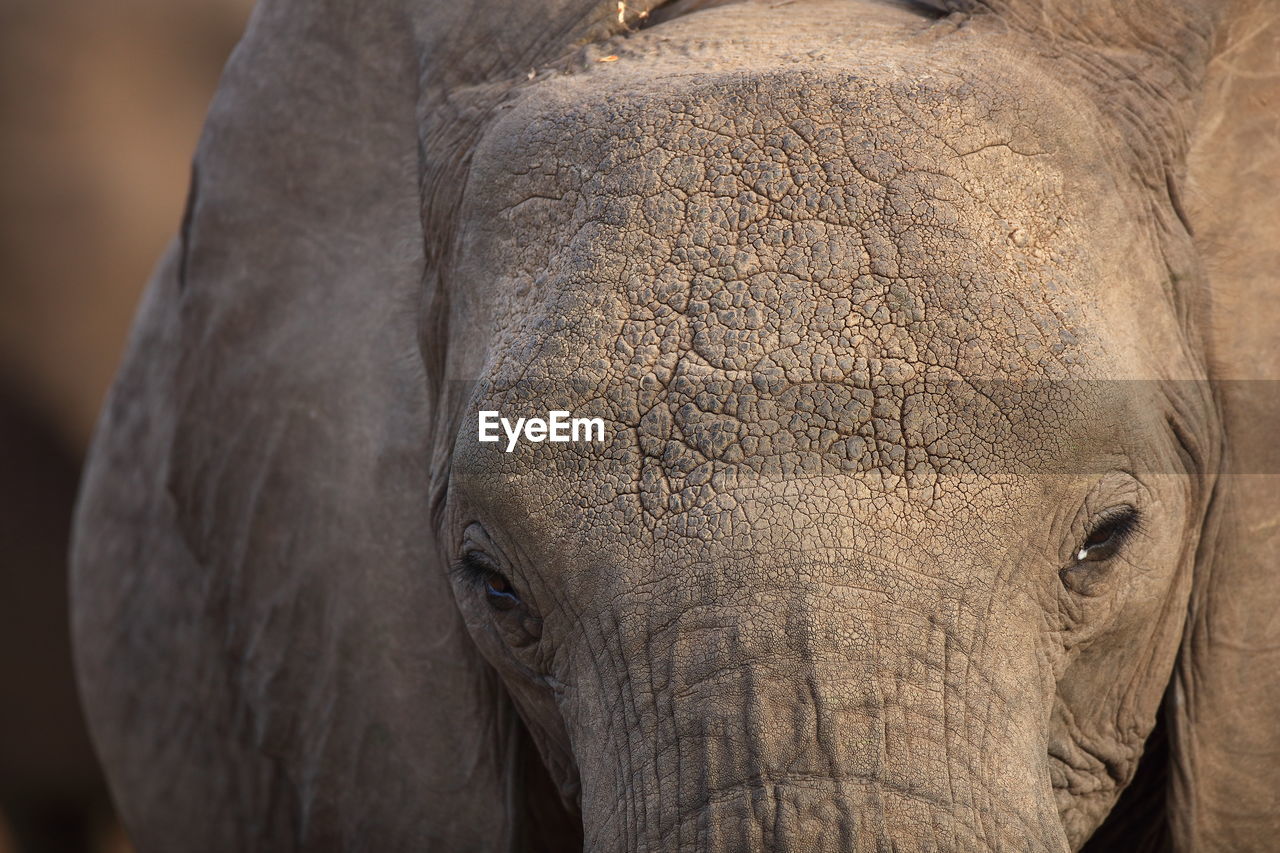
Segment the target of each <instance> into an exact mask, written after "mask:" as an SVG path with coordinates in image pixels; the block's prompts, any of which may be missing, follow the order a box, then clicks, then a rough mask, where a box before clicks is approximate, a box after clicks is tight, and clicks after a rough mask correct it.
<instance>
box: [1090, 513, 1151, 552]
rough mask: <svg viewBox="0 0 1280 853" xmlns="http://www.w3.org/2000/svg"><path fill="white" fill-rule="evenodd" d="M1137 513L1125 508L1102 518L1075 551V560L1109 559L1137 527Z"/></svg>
mask: <svg viewBox="0 0 1280 853" xmlns="http://www.w3.org/2000/svg"><path fill="white" fill-rule="evenodd" d="M1138 523H1139V522H1138V513H1137V511H1136V510H1134V509H1125V510H1122V511H1120V512H1119V513H1118V514H1117V515H1115V516H1113V517H1111V518H1108V519H1106V520H1104V521H1103V522H1102V523H1101V524H1099V525H1098V526H1097V527H1096V528H1094V529H1093V531H1092V532H1091V533H1090V534H1089V535H1088V537H1087V538H1086V539H1085V540H1084V542H1083V543H1082V544H1081V545H1080V550H1079V551H1077V552H1076V560H1077V561H1100V560H1106V559H1109V558H1110V557H1111V556H1112V555H1114V554H1115V553H1116V552H1118V551H1119V549H1120V548H1121V546H1123V545H1124V544H1125V542H1126V541H1127V540H1128V538H1129V537H1130V536H1131V535H1132V534H1133V532H1134V531H1135V530H1136V529H1137V527H1138Z"/></svg>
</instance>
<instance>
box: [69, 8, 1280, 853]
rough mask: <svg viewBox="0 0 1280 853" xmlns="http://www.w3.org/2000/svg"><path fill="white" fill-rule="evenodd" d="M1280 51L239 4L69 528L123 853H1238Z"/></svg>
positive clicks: (1035, 13)
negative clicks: (1272, 107) (1148, 793)
mask: <svg viewBox="0 0 1280 853" xmlns="http://www.w3.org/2000/svg"><path fill="white" fill-rule="evenodd" d="M1259 9H1260V7H1255V6H1253V5H1251V4H1238V5H1231V4H1226V5H1222V4H1208V3H1203V4H1202V3H1197V2H1193V0H1150V2H1145V3H1139V4H1131V5H1130V6H1126V7H1124V8H1121V7H1120V6H1119V5H1118V4H1112V3H1110V2H1106V0H1088V2H1081V3H1079V4H1076V5H1075V6H1073V7H1071V8H1069V9H1061V8H1058V7H1050V6H1048V5H1041V4H1039V3H1037V2H1034V0H1006V2H1001V3H991V4H977V3H972V4H971V3H967V2H962V0H955V2H942V1H941V0H940V2H936V3H915V2H907V0H902V2H894V1H893V0H798V2H793V3H787V4H778V3H771V2H767V0H740V2H728V3H696V2H695V3H691V2H680V3H673V4H668V5H665V6H664V5H661V4H652V3H650V4H637V5H634V6H632V5H631V4H613V3H597V2H590V0H548V2H545V3H539V4H520V5H516V6H512V7H510V8H508V7H507V6H506V5H505V4H500V3H492V4H489V3H485V2H477V3H473V4H461V5H445V4H428V8H419V7H416V6H410V5H405V4H401V3H399V2H396V0H382V2H378V3H374V4H372V5H370V4H365V6H364V7H362V9H361V10H360V12H359V14H356V11H355V10H354V8H352V7H350V6H349V5H348V4H347V3H344V2H338V0H333V2H326V3H321V4H314V3H313V4H309V5H307V6H306V7H305V8H303V6H302V5H301V4H297V3H294V2H291V0H277V2H266V3H264V4H263V5H262V6H261V7H260V8H259V10H258V12H257V13H256V17H255V20H254V22H253V24H252V25H251V28H250V32H249V34H248V36H247V38H246V40H245V42H244V43H243V44H242V45H241V47H240V48H239V50H238V52H237V55H236V59H235V61H234V62H233V64H232V66H231V67H230V69H229V71H228V74H227V77H226V79H225V81H224V84H223V88H222V92H221V94H220V96H219V98H218V100H217V102H216V103H215V106H214V109H213V112H212V115H211V117H210V121H209V125H208V128H207V130H206V134H205V137H204V140H203V142H202V144H201V149H200V152H199V154H198V156H197V164H196V178H195V181H194V183H193V188H192V194H191V199H190V203H189V210H188V215H187V217H186V219H185V222H184V224H183V231H182V236H181V240H180V241H179V243H178V245H176V246H175V247H174V248H173V249H172V250H171V252H170V254H169V256H168V257H167V259H166V260H165V262H164V263H163V264H162V267H161V269H160V271H159V273H158V275H157V278H156V280H155V281H154V282H153V285H152V287H151V289H150V291H149V295H148V298H147V302H146V304H145V305H144V307H143V309H142V312H141V314H140V319H139V321H138V326H137V329H136V331H135V335H134V340H133V344H132V352H131V356H130V359H129V362H128V364H127V365H126V367H125V369H124V370H123V372H122V373H121V375H120V377H119V379H118V381H117V385H116V387H115V390H114V392H113V396H112V402H111V404H110V406H109V407H108V411H107V413H106V415H105V416H104V420H103V424H102V426H101V428H100V433H99V437H98V439H97V443H96V446H95V451H94V457H93V462H92V465H91V468H90V471H89V476H88V479H87V483H86V487H85V491H84V496H83V499H82V503H81V508H80V514H79V519H78V525H79V528H78V544H77V547H76V554H75V569H74V581H75V593H74V595H75V619H76V638H77V644H78V649H79V667H80V674H81V679H82V683H83V686H84V690H85V694H86V696H87V698H88V705H89V709H90V717H91V721H92V725H93V729H94V733H95V737H96V740H97V743H98V745H99V748H100V749H101V751H102V753H103V756H104V759H105V762H106V765H107V767H108V769H109V774H110V778H111V782H112V785H113V787H114V789H115V791H116V793H117V796H118V797H119V800H120V804H121V807H122V811H123V814H124V816H125V819H126V822H127V823H128V825H129V826H130V828H131V830H132V831H133V833H134V835H135V838H136V841H137V843H138V845H139V847H140V848H141V849H142V850H144V851H146V850H153V849H154V850H165V849H171V848H173V847H174V846H175V845H178V846H183V847H184V848H187V849H195V848H196V847H198V848H200V849H209V850H221V849H237V848H239V849H248V848H255V847H264V846H265V847H269V848H270V849H308V850H316V849H377V850H400V849H406V850H408V849H423V848H427V849H441V850H536V849H548V850H564V849H578V848H581V849H584V850H591V851H614V850H616V851H624V850H626V851H639V850H655V851H656V850H837V849H839V850H880V849H932V850H957V849H963V850H983V849H989V850H1055V851H1059V850H1067V849H1079V848H1081V847H1082V846H1084V845H1085V844H1086V843H1088V840H1089V838H1090V836H1092V835H1095V833H1096V834H1097V837H1098V839H1099V841H1098V842H1097V843H1106V844H1110V845H1112V846H1115V847H1120V846H1124V847H1125V848H1126V849H1128V848H1130V847H1133V846H1134V845H1136V844H1138V843H1140V842H1141V843H1150V844H1156V845H1173V846H1175V847H1177V848H1178V849H1212V848H1213V847H1214V845H1222V847H1223V849H1234V850H1246V849H1248V850H1263V849H1266V845H1268V844H1269V843H1271V839H1272V838H1274V837H1275V834H1276V833H1277V832H1280V807H1277V805H1276V804H1275V803H1274V802H1273V800H1272V797H1273V795H1272V793H1271V792H1272V791H1273V790H1274V782H1275V781H1276V780H1277V777H1278V776H1280V766H1277V762H1275V760H1274V757H1273V755H1272V754H1271V753H1270V752H1268V749H1270V748H1271V745H1272V744H1274V743H1275V739H1276V737H1277V736H1278V735H1280V733H1278V732H1276V731H1275V726H1274V723H1273V719H1274V717H1275V714H1274V712H1275V711H1276V710H1278V709H1280V696H1277V691H1278V690H1280V685H1278V684H1277V680H1276V679H1275V677H1274V674H1273V673H1274V672H1275V670H1276V668H1275V667H1272V666H1270V664H1271V663H1272V662H1273V660H1272V659H1273V658H1274V655H1275V652H1273V651H1268V650H1269V649H1272V648H1277V647H1280V645H1278V644H1277V643H1276V642H1274V641H1275V640H1276V639H1278V638H1276V637H1275V636H1274V632H1275V628H1274V627H1273V626H1271V625H1270V624H1269V623H1268V622H1267V621H1266V619H1267V617H1266V614H1267V613H1268V612H1269V611H1268V610H1267V606H1268V605H1269V602H1271V601H1273V600H1274V599H1275V597H1276V594H1277V593H1276V592H1275V591H1274V589H1272V588H1273V587H1275V583H1274V580H1275V575H1274V570H1275V565H1274V555H1275V549H1274V541H1273V539H1272V538H1269V537H1273V536H1274V534H1273V533H1270V532H1267V531H1269V530H1271V529H1273V528H1274V526H1275V525H1274V519H1275V518H1276V514H1277V511H1278V509H1277V501H1278V500H1280V498H1278V497H1277V495H1276V494H1275V490H1274V488H1272V487H1271V485H1270V483H1271V482H1272V481H1271V479H1270V478H1269V477H1267V476H1262V477H1252V478H1249V477H1236V476H1233V475H1232V476H1229V475H1228V472H1229V471H1230V470H1231V465H1232V460H1235V464H1236V468H1237V469H1240V470H1242V469H1243V468H1244V467H1249V466H1256V467H1249V470H1252V471H1265V470H1272V468H1271V467H1270V466H1272V465H1273V463H1274V455H1272V456H1268V455H1267V453H1273V451H1269V450H1268V449H1267V448H1266V446H1265V445H1264V444H1263V440H1262V437H1263V436H1265V435H1266V434H1267V432H1266V431H1267V429H1269V428H1270V426H1271V425H1273V424H1274V423H1275V420H1274V418H1275V414H1276V412H1275V408H1274V406H1275V401H1274V399H1272V397H1273V395H1266V394H1263V395H1262V396H1259V395H1258V393H1257V389H1258V387H1262V386H1260V385H1259V384H1258V383H1252V384H1249V383H1244V384H1241V385H1234V386H1231V388H1230V389H1225V390H1223V389H1219V388H1216V387H1215V385H1214V382H1215V380H1219V379H1230V380H1236V379H1241V378H1245V377H1256V378H1267V379H1274V378H1280V356H1277V354H1276V350H1275V348H1274V345H1269V344H1267V343H1266V342H1267V341H1268V340H1269V336H1270V337H1273V336H1274V330H1275V329H1276V328H1277V326H1276V321H1277V317H1276V316H1275V314H1274V309H1271V308H1270V307H1269V306H1267V305H1266V304H1265V301H1264V300H1263V299H1262V298H1261V297H1262V295H1263V294H1266V293H1273V292H1274V280H1273V279H1272V278H1271V277H1270V274H1269V273H1263V272H1262V270H1263V269H1264V268H1265V264H1266V263H1267V261H1268V259H1269V255H1268V253H1269V252H1272V251H1274V250H1273V249H1272V248H1270V247H1271V245H1272V244H1273V243H1274V241H1271V240H1270V239H1269V238H1270V237H1271V236H1273V235H1274V230H1275V227H1276V222H1277V219H1276V211H1275V209H1274V207H1273V205H1274V198H1275V194H1274V193H1273V192H1270V191H1269V190H1262V189H1258V187H1259V186H1262V187H1267V188H1271V189H1275V188H1277V186H1280V167H1277V164H1276V155H1275V148H1276V145H1275V142H1274V137H1271V138H1268V133H1269V131H1270V130H1272V129H1274V128H1273V127H1272V126H1271V125H1267V124H1265V123H1263V124H1261V125H1258V124H1255V123H1252V122H1250V121H1246V120H1245V118H1244V117H1243V116H1242V117H1240V118H1239V119H1236V118H1235V117H1233V115H1232V111H1233V110H1234V111H1236V112H1240V111H1241V110H1242V107H1241V104H1242V103H1245V102H1251V101H1253V100H1256V99H1257V98H1269V97H1271V96H1272V94H1273V93H1274V82H1273V81H1274V79H1275V78H1273V77H1268V76H1267V75H1266V74H1263V73H1261V71H1263V70H1266V71H1268V72H1269V71H1270V69H1262V68H1261V66H1260V65H1256V66H1255V70H1257V71H1258V72H1259V73H1253V74H1250V75H1244V74H1239V73H1236V70H1235V66H1232V69H1230V70H1224V68H1223V66H1222V65H1221V63H1220V61H1219V60H1218V59H1215V57H1219V58H1220V57H1222V56H1226V55H1230V56H1233V57H1235V58H1236V60H1237V61H1245V60H1250V61H1253V62H1255V63H1262V62H1264V61H1266V58H1267V56H1269V47H1268V45H1271V46H1273V45H1274V38H1275V33H1274V32H1273V31H1272V30H1268V29H1266V28H1265V27H1266V26H1269V25H1270V21H1269V20H1268V19H1267V18H1266V17H1265V15H1264V14H1262V13H1261V12H1260V11H1259ZM642 25H643V26H642ZM1259 45H1262V47H1259ZM1210 148H1211V150H1208V149H1210ZM1260 151H1261V152H1265V157H1264V162H1265V163H1266V164H1268V167H1267V168H1260V169H1252V167H1251V170H1249V171H1247V172H1246V170H1245V169H1244V167H1243V164H1244V163H1245V162H1249V163H1255V162H1257V157H1258V156H1259V153H1260ZM1232 164H1235V165H1234V166H1233V165H1232ZM1244 174H1248V175H1250V178H1249V182H1248V185H1247V186H1245V185H1242V183H1241V182H1242V181H1243V180H1244V178H1243V175H1244ZM1188 187H1190V188H1191V189H1190V190H1188ZM1235 198H1241V199H1246V200H1247V204H1248V205H1249V209H1248V210H1246V211H1239V210H1236V209H1235V208H1234V207H1233V206H1232V204H1231V203H1230V202H1229V200H1230V199H1235ZM1193 231H1195V232H1199V231H1203V232H1206V233H1208V234H1210V235H1211V237H1212V239H1211V241H1208V242H1205V241H1203V239H1198V238H1197V237H1193ZM1206 303H1208V304H1206ZM1241 305H1246V306H1247V309H1246V310H1241V308H1240V306H1241ZM1224 311H1226V312H1230V313H1229V316H1230V318H1231V320H1230V322H1231V323H1232V324H1234V325H1236V326H1238V334H1237V335H1236V337H1234V338H1233V339H1232V340H1231V341H1224V340H1221V339H1220V335H1219V333H1218V332H1217V331H1215V329H1219V328H1221V327H1222V326H1221V322H1222V318H1221V313H1219V315H1217V316H1214V313H1213V312H1224ZM1269 312H1270V313H1269ZM1211 320H1212V321H1214V322H1216V323H1217V324H1218V325H1217V326H1215V325H1214V322H1211ZM1237 340H1244V341H1251V342H1253V343H1254V346H1252V347H1245V346H1243V345H1242V344H1240V343H1237V342H1236V341H1237ZM1268 347H1269V348H1268ZM1224 387H1225V386H1224ZM1250 389H1252V390H1250ZM484 410H497V411H500V412H502V413H503V414H505V415H510V416H512V417H513V418H514V417H529V416H535V415H541V414H543V413H545V412H546V411H549V410H567V411H572V412H574V413H575V415H582V416H588V417H598V418H601V419H602V420H603V421H605V422H606V423H607V424H608V425H609V427H608V430H607V435H606V437H605V439H604V440H603V441H602V442H596V443H560V444H551V443H524V444H521V445H519V446H517V447H515V448H514V449H513V450H512V452H504V448H503V447H502V446H500V445H498V444H487V443H485V442H482V441H479V440H478V435H477V430H476V424H477V420H476V417H477V412H478V411H484ZM1254 453H1256V454H1257V455H1256V456H1244V455H1242V454H1254ZM1242 459H1246V460H1247V463H1248V464H1247V465H1246V466H1241V465H1240V460H1242ZM1242 499H1243V502H1242ZM1268 524H1270V525H1271V526H1270V527H1267V525H1268ZM1242 525H1243V526H1242ZM450 565H453V570H452V571H450V569H449V566H450ZM1242 630H1247V634H1241V633H1240V632H1241V631H1242ZM1158 717H1159V718H1161V719H1162V720H1163V726H1162V728H1161V729H1160V731H1161V732H1164V733H1166V734H1164V735H1162V737H1166V738H1167V746H1164V747H1162V748H1163V750H1164V751H1157V750H1155V749H1152V750H1151V751H1150V752H1149V753H1148V757H1149V759H1151V760H1150V761H1149V762H1148V763H1152V762H1153V761H1156V760H1159V761H1160V762H1162V764H1161V766H1153V767H1148V768H1144V770H1143V775H1142V777H1140V778H1139V779H1138V783H1135V786H1134V787H1132V788H1130V791H1131V792H1132V791H1137V790H1139V789H1143V790H1146V789H1147V787H1148V786H1152V780H1156V779H1159V778H1162V777H1164V776H1167V775H1169V771H1170V768H1172V770H1173V773H1172V783H1171V786H1170V787H1169V788H1168V790H1167V791H1164V790H1162V789H1161V786H1160V785H1159V783H1156V784H1155V785H1154V786H1153V787H1151V790H1154V791H1156V795H1155V796H1154V797H1145V798H1142V799H1141V800H1139V798H1137V797H1128V798H1124V799H1122V798H1121V793H1122V791H1124V790H1125V788H1126V786H1127V785H1129V784H1130V782H1131V781H1133V780H1134V778H1135V774H1136V773H1138V764H1139V759H1140V757H1141V756H1142V754H1143V751H1144V744H1146V743H1147V741H1148V736H1149V735H1151V733H1152V731H1153V729H1154V727H1155V725H1156V720H1157V718H1158ZM1242 738H1244V739H1248V741H1249V742H1250V743H1252V744H1253V745H1254V747H1255V752H1254V756H1253V757H1250V758H1248V759H1242V760H1235V759H1232V758H1230V756H1231V755H1232V750H1233V749H1234V748H1235V746H1234V745H1235V744H1236V743H1237V742H1238V741H1239V740H1240V739H1242ZM1153 743H1154V741H1153ZM1161 743H1162V744H1164V743H1165V741H1164V740H1162V741H1161ZM1117 803H1119V805H1117ZM1100 827H1101V829H1100ZM1147 836H1150V837H1147ZM193 838H194V839H198V841H193Z"/></svg>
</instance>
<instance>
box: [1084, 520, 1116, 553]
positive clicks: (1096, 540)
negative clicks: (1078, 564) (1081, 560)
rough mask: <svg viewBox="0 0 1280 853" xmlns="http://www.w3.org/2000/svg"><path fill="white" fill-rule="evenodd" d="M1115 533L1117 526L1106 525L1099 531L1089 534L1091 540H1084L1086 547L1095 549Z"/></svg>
mask: <svg viewBox="0 0 1280 853" xmlns="http://www.w3.org/2000/svg"><path fill="white" fill-rule="evenodd" d="M1113 533H1115V525H1114V524H1104V525H1103V526H1102V527H1099V528H1098V529H1097V530H1095V531H1093V532H1092V533H1090V534H1089V538H1088V539H1086V540H1084V547H1085V548H1093V547H1095V546H1097V545H1102V544H1104V543H1106V542H1107V540H1109V539H1110V538H1111V535H1112V534H1113Z"/></svg>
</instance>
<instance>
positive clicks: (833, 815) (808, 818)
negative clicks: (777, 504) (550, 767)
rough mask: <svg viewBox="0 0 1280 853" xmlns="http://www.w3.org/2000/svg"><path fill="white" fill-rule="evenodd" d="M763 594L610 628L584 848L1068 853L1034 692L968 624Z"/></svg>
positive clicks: (959, 616)
mask: <svg viewBox="0 0 1280 853" xmlns="http://www.w3.org/2000/svg"><path fill="white" fill-rule="evenodd" d="M767 597H768V598H769V599H770V600H768V601H755V602H752V603H751V604H752V606H749V607H741V606H739V607H730V608H726V607H724V606H722V605H716V606H710V607H686V608H685V609H683V610H682V611H681V612H680V613H679V614H678V615H675V616H671V615H669V614H668V616H667V617H666V618H664V617H663V616H662V615H660V613H659V612H658V611H657V609H651V610H650V612H649V615H648V616H641V615H640V614H639V613H637V612H635V611H632V613H631V615H630V618H627V619H618V620H617V621H616V622H615V625H618V626H627V625H630V626H631V630H632V631H635V632H636V633H635V634H634V635H631V636H628V630H627V629H626V627H619V628H618V629H617V630H616V632H612V631H611V632H608V633H611V634H613V636H614V637H615V638H616V639H617V640H618V642H619V645H618V646H617V647H616V648H615V649H614V650H613V659H614V660H615V661H617V662H621V663H624V665H623V666H621V667H620V669H622V670H623V671H624V672H625V675H624V676H623V678H622V679H621V682H622V683H621V684H618V683H616V682H615V683H614V684H612V685H611V686H610V687H609V688H605V689H599V690H593V691H590V693H591V695H592V697H593V699H592V702H593V703H594V702H599V703H601V704H600V705H598V706H596V707H594V708H591V709H587V719H593V720H597V721H599V720H607V721H609V723H608V724H607V725H595V726H591V727H576V728H577V730H576V731H575V733H574V735H573V737H574V740H575V744H574V752H575V754H576V755H577V756H578V757H579V767H580V770H581V773H582V785H583V787H582V807H583V817H584V824H585V826H586V827H588V831H587V836H586V839H585V849H586V850H588V851H592V852H593V853H606V851H607V853H620V851H628V852H629V853H640V851H645V853H656V851H663V853H670V851H686V850H687V851H694V850H697V851H845V853H847V851H872V850H874V851H882V850H896V849H911V850H1013V849H1016V850H1019V851H1033V850H1034V851H1065V850H1067V849H1068V844H1067V840H1066V837H1065V835H1064V832H1063V828H1062V827H1063V824H1062V821H1061V819H1060V817H1059V815H1058V811H1057V807H1056V803H1055V799H1054V795H1053V787H1052V784H1051V781H1050V777H1049V771H1048V766H1047V763H1048V762H1047V749H1046V745H1045V740H1044V738H1045V735H1044V732H1045V729H1046V726H1045V722H1046V721H1045V719H1044V717H1045V715H1046V713H1047V712H1046V711H1045V709H1044V707H1043V705H1044V703H1043V701H1042V697H1041V696H1040V691H1039V690H1037V689H1035V687H1036V685H1034V684H1028V683H1026V678H1025V674H1026V672H1027V671H1028V670H1026V669H1024V670H1023V673H1024V677H1023V678H1022V679H1020V680H1021V681H1022V683H1012V682H1014V681H1018V680H1019V679H1016V678H1012V679H1011V678H1008V677H1007V676H1005V675H1004V674H1003V673H1006V672H1016V671H1018V670H1017V668H1016V667H1010V666H1008V665H1007V663H1008V662H1007V660H1006V666H1005V667H1003V668H1001V667H997V666H990V665H988V661H989V660H990V659H991V658H992V657H993V656H1000V657H1003V656H1006V655H1007V654H1008V653H1009V652H1008V649H1007V648H1006V650H1005V651H997V650H996V649H995V648H993V647H992V646H993V644H989V643H988V642H987V639H988V638H986V637H984V636H969V637H967V638H964V639H961V638H962V637H963V634H962V632H961V631H960V627H961V623H963V622H967V623H968V624H970V625H973V624H975V622H974V621H973V620H972V618H971V615H970V617H969V618H966V617H965V615H964V614H963V613H960V612H958V611H957V612H953V613H952V614H951V615H950V616H947V615H946V614H945V613H942V612H937V611H935V612H934V613H931V614H927V615H921V613H922V611H920V610H919V609H917V608H914V607H913V608H906V609H898V608H893V607H891V606H888V605H885V606H881V607H873V608H867V609H864V610H862V611H860V612H858V614H857V618H856V619H851V618H850V616H849V612H850V611H849V610H847V609H843V608H839V607H834V606H833V602H832V601H831V599H830V597H829V596H824V597H823V600H821V601H818V600H814V597H813V596H812V595H809V594H805V593H802V594H799V595H792V596H790V597H787V596H772V595H771V596H767ZM788 598H789V600H788ZM943 609H944V610H945V608H943ZM895 610H896V612H895ZM925 613H927V611H925ZM735 614H737V617H741V616H742V614H749V615H748V616H747V617H746V618H745V619H744V618H737V617H735ZM763 614H769V617H768V618H765V617H764V616H763ZM889 650H892V651H889ZM1028 657H1029V658H1030V659H1031V663H1030V669H1029V671H1030V672H1031V673H1035V672H1036V665H1035V663H1034V653H1030V654H1029V655H1028ZM602 688H603V685H602ZM585 692H586V691H584V693H585ZM1028 696H1031V697H1033V698H1031V699H1029V698H1027V697H1028ZM581 700H582V697H580V698H579V701H581ZM580 719H581V717H580Z"/></svg>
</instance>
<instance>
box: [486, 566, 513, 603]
mask: <svg viewBox="0 0 1280 853" xmlns="http://www.w3.org/2000/svg"><path fill="white" fill-rule="evenodd" d="M484 595H485V598H486V599H487V600H488V602H489V606H490V607H492V608H493V609H494V610H512V609H514V608H516V607H518V606H519V605H520V596H518V595H516V593H515V590H514V589H512V588H511V582H510V581H509V580H507V579H506V577H505V576H504V575H501V574H499V573H497V572H492V573H490V575H489V577H488V578H487V579H485V581H484Z"/></svg>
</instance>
